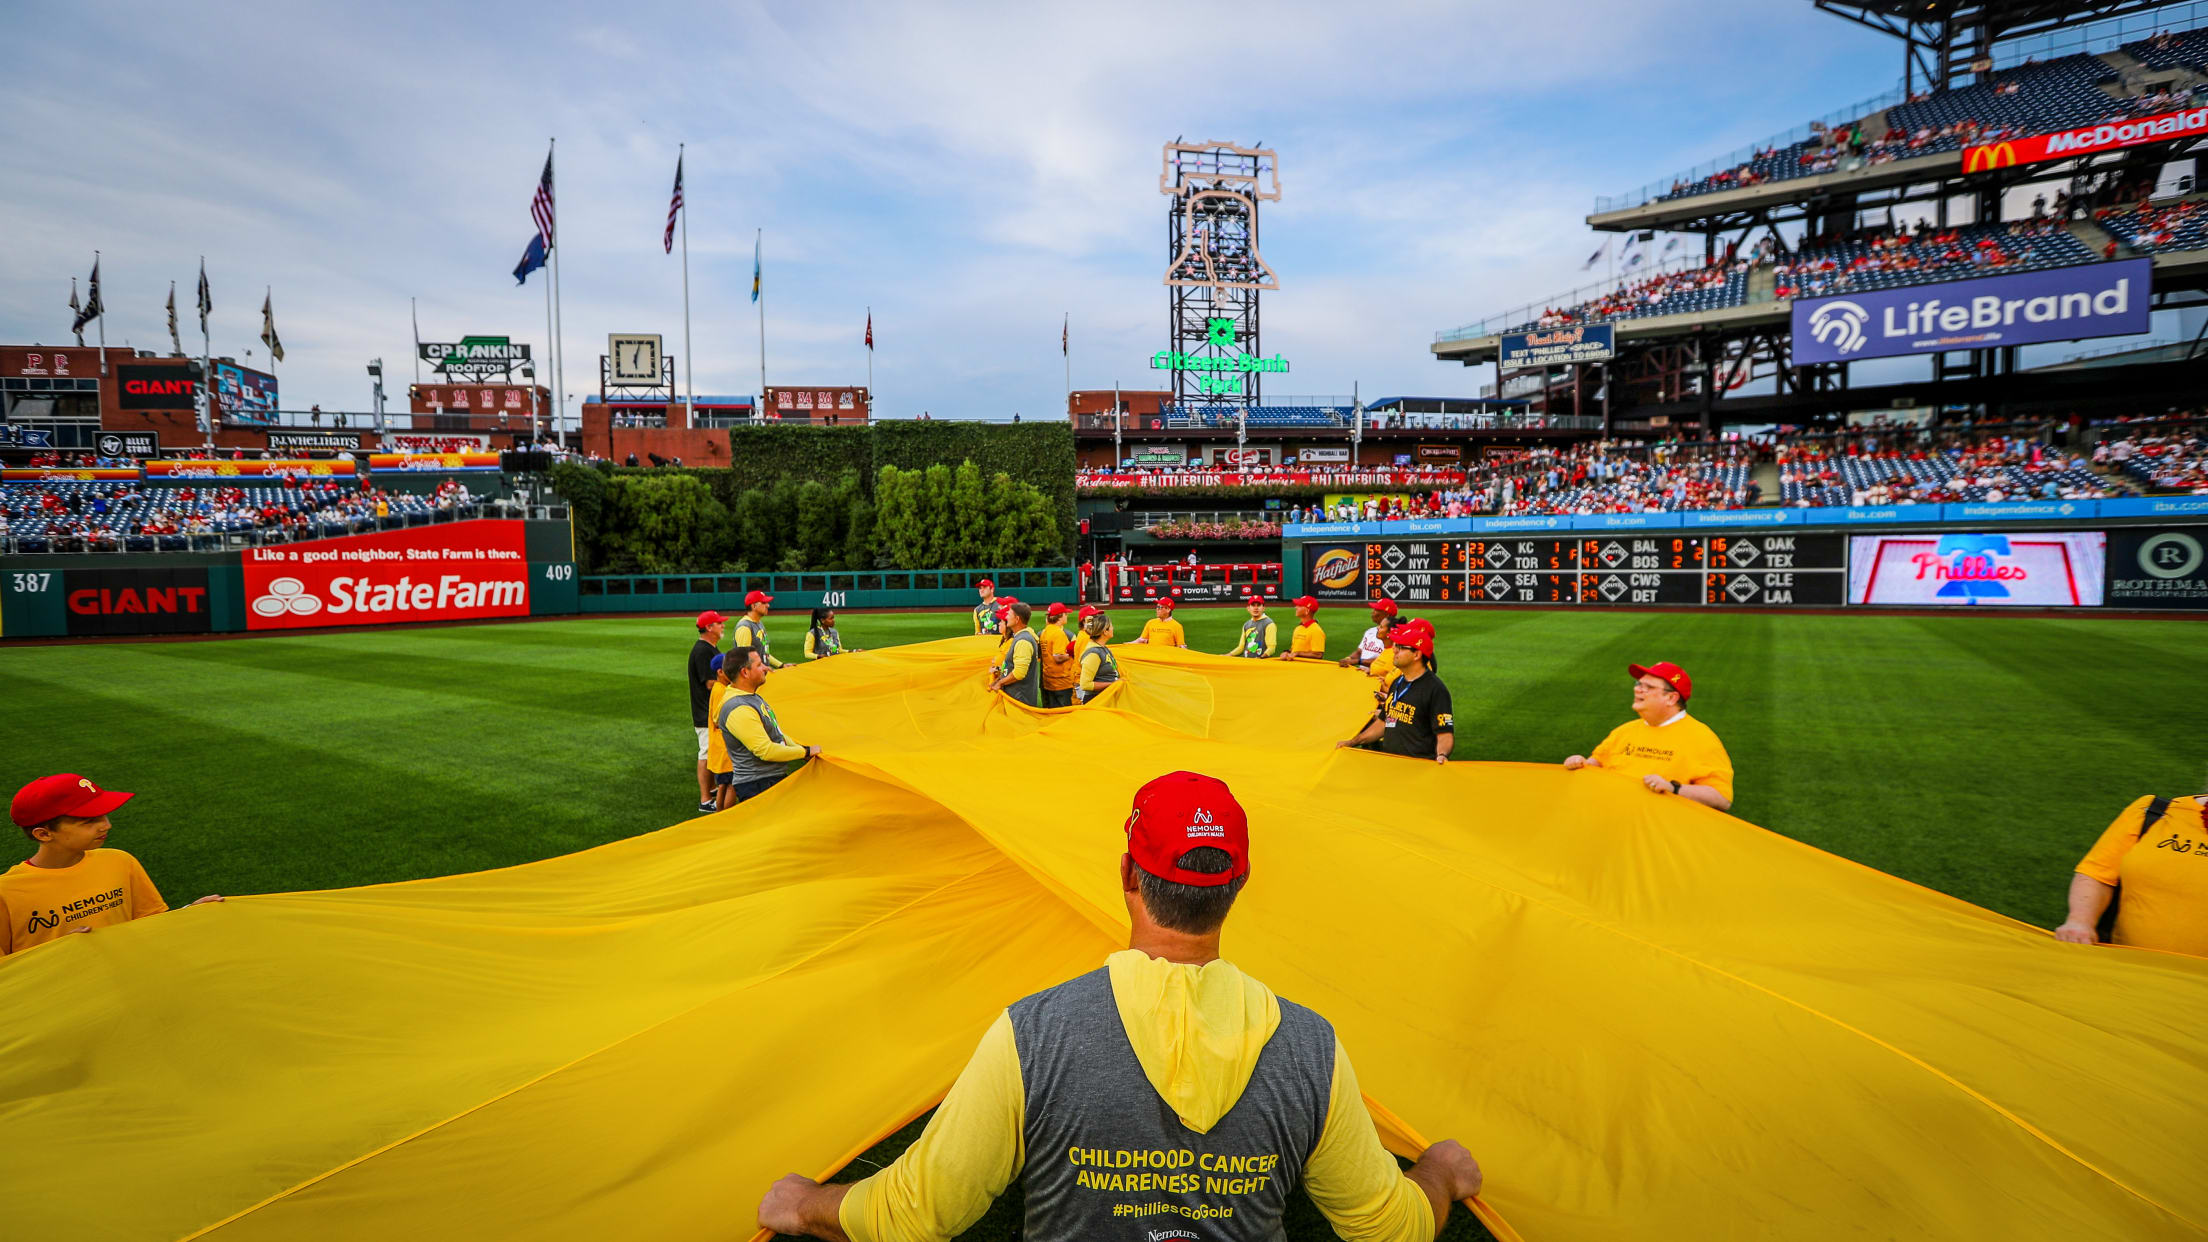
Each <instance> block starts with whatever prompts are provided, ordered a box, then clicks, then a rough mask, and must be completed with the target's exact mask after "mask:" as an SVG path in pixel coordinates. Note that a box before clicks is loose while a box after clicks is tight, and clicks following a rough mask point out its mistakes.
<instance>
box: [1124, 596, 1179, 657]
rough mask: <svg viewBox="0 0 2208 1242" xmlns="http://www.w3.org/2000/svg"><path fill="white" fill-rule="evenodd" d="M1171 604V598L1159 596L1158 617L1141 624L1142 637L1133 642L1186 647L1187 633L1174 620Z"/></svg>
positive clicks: (1172, 601) (1172, 602)
mask: <svg viewBox="0 0 2208 1242" xmlns="http://www.w3.org/2000/svg"><path fill="white" fill-rule="evenodd" d="M1173 604H1174V600H1173V597H1172V596H1170V595H1160V596H1159V597H1158V615H1157V616H1154V617H1152V618H1150V619H1149V620H1148V621H1145V622H1143V623H1142V636H1141V637H1139V638H1137V639H1135V641H1136V642H1138V643H1148V644H1151V645H1153V646H1158V647H1186V646H1188V631H1187V630H1185V629H1183V628H1182V627H1181V623H1180V622H1179V621H1178V620H1176V619H1174V616H1173Z"/></svg>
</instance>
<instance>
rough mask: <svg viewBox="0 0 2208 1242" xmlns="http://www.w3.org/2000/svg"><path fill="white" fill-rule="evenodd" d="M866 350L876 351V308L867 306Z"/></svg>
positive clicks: (869, 351)
mask: <svg viewBox="0 0 2208 1242" xmlns="http://www.w3.org/2000/svg"><path fill="white" fill-rule="evenodd" d="M866 352H868V353H873V352H874V308H873V307H871V306H869V307H867V308H866Z"/></svg>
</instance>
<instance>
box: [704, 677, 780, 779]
mask: <svg viewBox="0 0 2208 1242" xmlns="http://www.w3.org/2000/svg"><path fill="white" fill-rule="evenodd" d="M739 708H741V709H743V710H745V711H754V712H757V713H759V723H761V724H763V725H765V726H766V727H767V737H769V738H770V739H772V740H774V741H776V742H780V743H781V744H783V745H784V746H787V745H789V744H790V739H788V738H786V737H784V736H782V725H781V722H779V721H777V720H776V719H775V718H774V709H773V708H771V707H769V706H767V701H766V700H765V699H762V698H760V697H759V696H758V695H756V694H731V695H729V696H728V697H726V698H724V699H722V700H721V716H720V719H718V720H716V721H714V722H713V724H714V727H716V728H718V729H719V730H720V731H721V741H722V742H723V743H724V744H726V745H727V747H728V763H729V769H728V770H729V773H730V780H731V782H732V783H734V784H737V785H741V784H743V783H744V782H745V781H759V780H765V779H766V778H768V777H770V776H780V775H781V774H782V773H784V772H786V771H788V770H789V766H790V765H789V764H786V763H769V762H767V761H766V760H764V759H761V758H760V757H759V756H757V755H755V754H752V753H751V748H750V747H749V746H746V745H744V744H743V743H742V742H741V741H739V740H737V737H736V731H735V730H734V729H731V728H729V727H728V718H729V715H730V714H731V713H733V712H735V711H736V710H737V709H739Z"/></svg>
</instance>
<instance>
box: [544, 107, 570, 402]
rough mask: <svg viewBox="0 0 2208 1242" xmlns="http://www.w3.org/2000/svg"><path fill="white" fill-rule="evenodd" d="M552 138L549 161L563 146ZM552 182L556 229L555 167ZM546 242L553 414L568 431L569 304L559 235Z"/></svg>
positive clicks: (556, 187)
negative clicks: (563, 290) (549, 274)
mask: <svg viewBox="0 0 2208 1242" xmlns="http://www.w3.org/2000/svg"><path fill="white" fill-rule="evenodd" d="M551 141H552V146H551V148H550V149H549V150H547V151H546V153H545V157H544V159H545V162H546V163H548V164H549V163H551V162H552V159H553V156H554V155H555V154H557V153H558V151H559V146H560V140H559V139H557V138H554V139H552V140H551ZM552 184H553V189H552V193H553V195H554V198H553V200H552V212H553V215H552V227H553V229H554V230H555V231H556V230H557V229H558V228H559V227H560V224H559V198H558V195H559V178H558V173H557V170H555V171H554V175H553V183H552ZM544 242H545V245H547V246H549V247H550V248H551V250H552V307H553V316H552V321H553V325H554V326H553V329H552V333H553V336H552V383H553V384H554V386H555V387H557V388H558V389H559V391H557V392H555V393H553V394H552V395H553V397H554V398H556V400H555V402H554V406H553V408H554V409H555V410H556V411H557V412H556V413H555V414H554V415H553V426H554V427H555V428H557V429H558V430H559V431H560V432H561V433H562V434H563V435H564V434H565V433H566V430H567V344H566V342H565V341H564V340H563V339H561V338H562V337H563V335H564V329H565V328H566V327H567V313H566V312H567V308H566V307H565V306H564V305H563V304H562V303H561V301H560V243H559V238H558V237H557V236H553V237H547V238H545V239H544Z"/></svg>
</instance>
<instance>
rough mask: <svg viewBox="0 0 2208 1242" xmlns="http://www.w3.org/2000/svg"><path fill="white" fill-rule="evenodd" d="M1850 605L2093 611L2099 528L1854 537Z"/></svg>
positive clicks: (2098, 595)
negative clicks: (2095, 529)
mask: <svg viewBox="0 0 2208 1242" xmlns="http://www.w3.org/2000/svg"><path fill="white" fill-rule="evenodd" d="M1848 543H1849V549H1848V602H1849V603H1850V604H1876V605H1882V606H1888V607H1905V608H1924V607H1971V606H1992V607H2009V608H2095V607H2099V606H2100V603H2101V600H2102V597H2103V594H2104V591H2103V588H2104V582H2103V562H2104V560H2105V558H2106V548H2107V536H2106V535H2105V534H2103V533H2102V532H2100V531H2076V532H2046V533H2040V532H2032V533H2025V532H2021V531H2019V532H2013V533H1988V532H1974V533H1969V534H1946V533H1933V534H1922V535H1853V536H1850V537H1849V540H1848Z"/></svg>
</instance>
